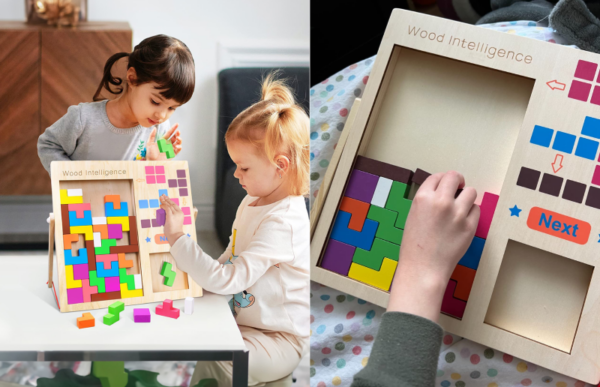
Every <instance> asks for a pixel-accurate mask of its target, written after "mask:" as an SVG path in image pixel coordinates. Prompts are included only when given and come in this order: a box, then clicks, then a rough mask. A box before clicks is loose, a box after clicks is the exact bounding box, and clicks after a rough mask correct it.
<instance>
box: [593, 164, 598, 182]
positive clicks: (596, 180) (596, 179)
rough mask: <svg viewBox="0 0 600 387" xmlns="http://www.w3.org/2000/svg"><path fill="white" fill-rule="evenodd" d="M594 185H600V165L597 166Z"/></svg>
mask: <svg viewBox="0 0 600 387" xmlns="http://www.w3.org/2000/svg"><path fill="white" fill-rule="evenodd" d="M592 184H594V185H600V165H596V169H595V170H594V176H593V177H592Z"/></svg>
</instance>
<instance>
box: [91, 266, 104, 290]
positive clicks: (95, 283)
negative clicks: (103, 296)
mask: <svg viewBox="0 0 600 387" xmlns="http://www.w3.org/2000/svg"><path fill="white" fill-rule="evenodd" d="M90 286H91V287H95V288H96V293H105V292H106V287H105V286H104V278H103V277H98V276H97V272H96V270H90Z"/></svg>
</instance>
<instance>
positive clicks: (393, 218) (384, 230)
mask: <svg viewBox="0 0 600 387" xmlns="http://www.w3.org/2000/svg"><path fill="white" fill-rule="evenodd" d="M397 218H398V213H397V212H394V211H390V210H387V209H385V208H381V207H377V206H375V205H372V206H371V208H369V213H368V214H367V219H371V220H374V221H376V222H379V226H378V227H377V233H376V234H375V236H376V237H377V238H379V239H383V240H386V241H388V242H392V243H394V244H396V245H400V244H401V243H402V236H403V235H404V230H402V229H399V228H396V227H394V224H396V223H397Z"/></svg>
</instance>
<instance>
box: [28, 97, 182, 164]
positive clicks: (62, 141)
mask: <svg viewBox="0 0 600 387" xmlns="http://www.w3.org/2000/svg"><path fill="white" fill-rule="evenodd" d="M107 102H108V101H100V102H90V103H80V104H79V105H76V106H70V107H69V109H68V110H67V114H65V115H64V116H62V117H61V118H60V119H59V120H58V121H56V122H55V123H54V124H52V126H50V127H49V128H48V129H46V131H45V132H44V133H42V135H41V136H40V137H39V139H38V155H39V157H40V160H41V162H42V164H43V165H44V168H46V171H48V173H50V163H51V162H52V161H55V160H56V161H63V160H136V159H139V158H140V157H144V156H145V148H146V142H147V141H148V136H150V132H152V127H150V128H145V127H143V126H141V125H138V126H135V127H133V128H127V129H120V128H117V127H115V126H114V125H113V124H111V123H110V120H109V119H108V115H107V114H106V103H107ZM170 128H171V125H170V124H169V121H168V120H167V121H165V122H163V123H162V124H160V125H159V126H158V136H163V135H164V134H165V133H166V132H167V131H168V130H169V129H170ZM158 136H157V138H160V137H158Z"/></svg>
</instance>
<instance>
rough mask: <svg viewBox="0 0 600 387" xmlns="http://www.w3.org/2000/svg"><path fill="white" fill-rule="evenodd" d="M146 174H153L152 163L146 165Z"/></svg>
mask: <svg viewBox="0 0 600 387" xmlns="http://www.w3.org/2000/svg"><path fill="white" fill-rule="evenodd" d="M146 175H154V167H153V166H152V165H148V166H146Z"/></svg>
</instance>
